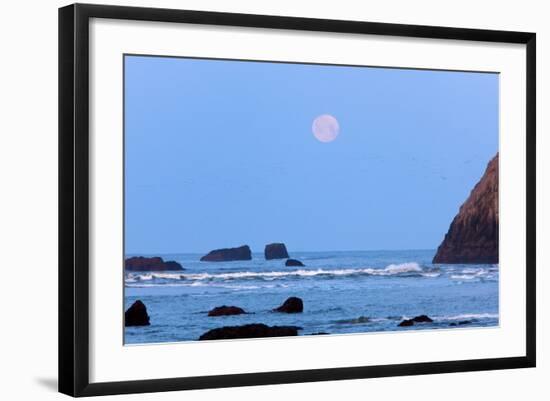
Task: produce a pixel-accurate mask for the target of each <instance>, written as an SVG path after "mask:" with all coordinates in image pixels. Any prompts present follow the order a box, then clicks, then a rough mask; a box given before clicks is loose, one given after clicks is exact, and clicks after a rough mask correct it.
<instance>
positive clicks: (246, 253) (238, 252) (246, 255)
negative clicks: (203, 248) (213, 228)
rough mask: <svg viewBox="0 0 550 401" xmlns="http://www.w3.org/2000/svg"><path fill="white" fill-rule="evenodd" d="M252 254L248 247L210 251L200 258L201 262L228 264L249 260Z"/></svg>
mask: <svg viewBox="0 0 550 401" xmlns="http://www.w3.org/2000/svg"><path fill="white" fill-rule="evenodd" d="M251 259H252V252H250V247H249V246H248V245H243V246H240V247H237V248H223V249H215V250H213V251H210V252H209V253H208V255H205V256H203V257H202V258H201V262H230V261H232V260H251Z"/></svg>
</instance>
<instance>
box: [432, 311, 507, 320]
mask: <svg viewBox="0 0 550 401" xmlns="http://www.w3.org/2000/svg"><path fill="white" fill-rule="evenodd" d="M498 318H499V315H498V313H464V314H460V315H452V316H435V317H434V319H435V320H444V321H448V320H483V319H498Z"/></svg>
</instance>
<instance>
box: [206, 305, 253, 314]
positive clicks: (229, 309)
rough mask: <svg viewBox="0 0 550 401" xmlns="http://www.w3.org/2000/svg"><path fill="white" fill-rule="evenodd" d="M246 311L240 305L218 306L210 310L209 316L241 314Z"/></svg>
mask: <svg viewBox="0 0 550 401" xmlns="http://www.w3.org/2000/svg"><path fill="white" fill-rule="evenodd" d="M243 313H246V312H245V311H244V309H242V308H239V307H238V306H226V305H223V306H217V307H215V308H214V309H212V310H211V311H209V312H208V316H229V315H241V314H243Z"/></svg>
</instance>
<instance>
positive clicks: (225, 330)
mask: <svg viewBox="0 0 550 401" xmlns="http://www.w3.org/2000/svg"><path fill="white" fill-rule="evenodd" d="M300 329H301V328H300V327H296V326H267V325H265V324H261V323H256V324H246V325H244V326H225V327H220V328H217V329H212V330H209V331H207V332H206V333H204V334H203V335H201V336H200V337H199V340H232V339H237V338H261V337H289V336H297V335H298V330H300Z"/></svg>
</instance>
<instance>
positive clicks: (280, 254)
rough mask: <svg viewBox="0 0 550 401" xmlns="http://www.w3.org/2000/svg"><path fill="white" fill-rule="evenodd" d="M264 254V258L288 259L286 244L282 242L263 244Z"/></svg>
mask: <svg viewBox="0 0 550 401" xmlns="http://www.w3.org/2000/svg"><path fill="white" fill-rule="evenodd" d="M264 255H265V259H266V260H271V259H288V252H287V250H286V246H285V244H282V243H274V244H267V245H266V246H265V250H264Z"/></svg>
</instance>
